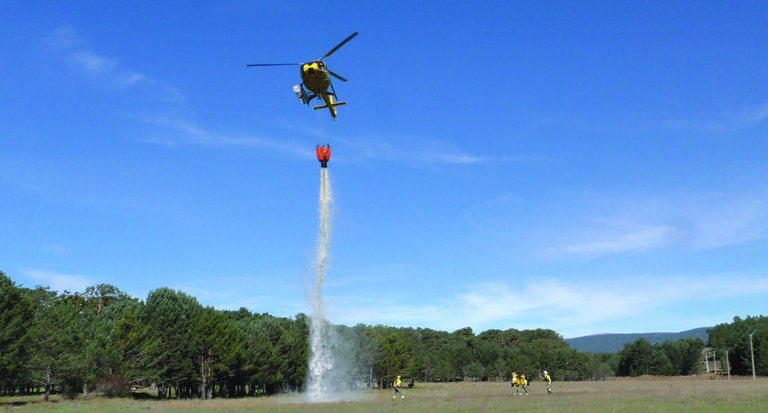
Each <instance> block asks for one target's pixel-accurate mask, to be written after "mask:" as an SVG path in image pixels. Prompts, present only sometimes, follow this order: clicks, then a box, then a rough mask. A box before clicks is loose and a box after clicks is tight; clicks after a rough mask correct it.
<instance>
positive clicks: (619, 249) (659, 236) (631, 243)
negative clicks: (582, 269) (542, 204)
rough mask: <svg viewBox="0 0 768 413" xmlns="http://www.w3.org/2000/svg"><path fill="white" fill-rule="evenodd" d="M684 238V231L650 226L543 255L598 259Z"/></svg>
mask: <svg viewBox="0 0 768 413" xmlns="http://www.w3.org/2000/svg"><path fill="white" fill-rule="evenodd" d="M684 237H685V233H684V231H682V230H681V229H679V228H675V227H672V226H666V225H652V226H648V227H645V228H636V229H631V230H629V231H623V232H616V233H614V234H611V235H609V236H605V235H602V236H599V237H596V238H595V239H590V240H586V241H579V242H577V243H574V244H570V245H566V246H563V247H556V248H550V249H547V250H545V251H544V254H545V255H548V256H562V255H581V256H587V257H598V256H602V255H609V254H619V253H623V252H630V251H645V250H650V249H655V248H661V247H666V246H668V245H671V244H673V243H675V242H678V241H680V240H682V239H683V238H684Z"/></svg>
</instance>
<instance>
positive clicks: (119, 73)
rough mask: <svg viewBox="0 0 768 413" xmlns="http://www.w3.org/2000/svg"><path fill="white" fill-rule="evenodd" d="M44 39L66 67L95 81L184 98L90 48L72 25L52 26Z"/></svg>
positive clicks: (170, 99)
mask: <svg viewBox="0 0 768 413" xmlns="http://www.w3.org/2000/svg"><path fill="white" fill-rule="evenodd" d="M43 41H44V42H45V44H47V45H48V46H49V47H50V48H51V49H53V50H54V51H55V52H56V54H57V55H60V56H63V58H64V61H65V62H66V64H67V65H68V66H69V67H71V68H72V69H73V70H75V71H77V72H80V73H82V74H84V75H85V76H87V77H89V78H91V79H93V80H95V81H98V82H99V83H100V84H101V85H102V86H105V87H116V88H126V87H133V86H136V85H140V84H141V85H147V86H148V87H150V88H152V89H154V93H155V94H156V95H159V99H161V100H163V101H166V102H170V103H182V102H184V101H185V100H186V96H184V94H183V93H182V92H181V91H180V90H179V89H178V88H176V87H174V86H171V85H168V84H166V83H165V82H162V81H160V80H156V79H152V78H150V77H148V76H146V75H144V74H143V73H140V72H137V71H135V70H131V69H128V68H126V67H124V66H123V65H121V64H120V61H119V60H118V59H115V58H111V57H108V56H105V55H102V54H100V53H97V52H95V51H93V50H89V49H88V48H87V46H86V45H85V43H86V42H85V41H84V40H83V39H82V38H81V37H79V36H78V34H77V30H75V28H74V27H72V26H64V27H61V28H59V29H57V30H55V31H54V32H53V33H51V34H50V35H49V36H47V37H45V38H44V39H43Z"/></svg>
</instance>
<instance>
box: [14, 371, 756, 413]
mask: <svg viewBox="0 0 768 413" xmlns="http://www.w3.org/2000/svg"><path fill="white" fill-rule="evenodd" d="M553 388H554V392H553V393H552V394H551V395H548V394H546V392H545V389H544V386H543V384H542V383H540V382H535V383H533V385H532V386H531V388H530V394H529V395H528V396H513V395H512V389H511V388H510V387H509V383H469V382H465V383H419V384H417V386H416V387H415V388H413V389H406V390H405V391H404V392H405V396H406V398H405V399H401V398H399V397H398V398H397V399H395V400H393V399H392V393H391V392H390V391H386V390H370V391H369V390H366V391H359V392H354V393H351V394H350V395H348V397H346V399H347V401H339V402H332V403H314V404H310V403H306V402H305V401H304V398H303V395H298V394H285V395H279V396H273V397H262V398H245V399H234V400H232V399H215V400H208V401H206V400H169V401H158V400H133V399H107V398H101V397H93V398H89V399H88V400H74V401H69V400H61V399H60V398H58V397H54V398H53V400H54V401H53V402H49V403H43V402H41V401H40V400H41V396H40V397H38V396H25V397H15V398H0V406H2V407H1V408H0V410H2V411H14V412H57V413H58V412H82V411H93V412H140V411H141V412H143V411H147V410H151V411H157V412H214V411H226V412H246V411H248V412H252V411H256V412H259V411H263V412H303V411H312V412H508V411H511V410H521V411H526V412H676V413H677V412H680V411H696V412H765V411H768V379H765V378H763V379H758V380H752V379H751V378H734V379H733V380H731V381H728V380H727V379H725V378H718V379H717V380H710V379H705V378H700V377H698V378H697V377H675V378H650V377H649V378H634V379H611V380H608V381H599V382H567V383H557V382H556V383H554V387H553Z"/></svg>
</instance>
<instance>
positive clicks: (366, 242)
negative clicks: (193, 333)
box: [0, 0, 768, 337]
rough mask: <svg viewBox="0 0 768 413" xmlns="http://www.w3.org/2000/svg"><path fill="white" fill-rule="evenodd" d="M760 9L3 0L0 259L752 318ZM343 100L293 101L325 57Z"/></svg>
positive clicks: (574, 330) (585, 329) (758, 241)
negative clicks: (309, 70)
mask: <svg viewBox="0 0 768 413" xmlns="http://www.w3.org/2000/svg"><path fill="white" fill-rule="evenodd" d="M765 21H768V3H765V2H760V1H746V2H736V3H734V2H668V1H659V2H655V1H649V2H551V1H544V2H522V1H521V2H512V1H499V2H495V1H487V2H480V3H475V2H456V1H423V2H406V1H402V2H401V1H394V2H373V1H361V2H324V3H320V2H293V1H285V2H261V1H255V2H249V1H221V2H176V1H169V2H161V3H158V4H141V3H140V4H137V3H136V2H118V1H115V2H98V1H93V2H85V1H83V2H53V1H52V2H37V1H15V0H11V1H5V2H3V3H2V5H0V26H2V27H3V29H2V30H1V31H0V45H2V50H3V53H0V97H2V102H3V105H2V108H3V110H2V112H3V113H2V116H0V132H1V133H0V165H1V167H0V193H1V194H2V197H1V198H0V201H1V202H2V208H0V233H2V234H3V236H2V241H0V270H2V271H4V272H5V273H6V274H7V275H9V276H10V277H11V278H12V279H14V280H15V281H16V282H17V283H20V284H23V285H25V286H28V287H33V286H35V285H39V284H40V285H49V286H51V287H52V288H55V289H68V290H70V291H82V290H83V289H84V288H85V287H87V286H89V285H93V284H97V283H110V284H114V285H116V286H118V287H120V288H121V289H123V290H124V291H126V292H128V293H130V294H131V295H134V296H136V297H140V298H145V297H146V296H147V294H148V293H149V291H151V290H152V289H155V288H158V287H163V286H168V287H172V288H176V289H180V290H182V291H185V292H187V293H189V294H192V295H194V296H196V297H197V298H198V299H199V300H200V302H201V303H203V304H204V305H213V306H215V307H217V308H222V309H223V308H227V309H237V308H239V307H241V306H243V307H247V308H248V309H250V310H251V311H255V312H268V313H270V314H274V315H278V316H293V315H295V314H297V313H299V312H306V313H309V312H310V307H309V305H308V304H307V300H306V296H307V294H308V293H309V290H310V289H311V287H310V285H311V280H312V278H313V276H314V270H313V266H312V265H313V256H314V250H315V247H316V244H317V239H318V196H319V183H320V182H319V181H320V180H319V176H320V171H319V163H318V162H317V160H316V159H315V157H314V148H315V144H316V143H326V142H329V143H330V144H331V146H332V148H333V155H332V158H331V162H330V163H329V172H330V178H331V188H332V191H333V199H334V202H333V221H332V234H331V256H330V267H329V270H328V274H327V278H326V282H325V285H324V291H323V293H324V297H325V306H326V310H327V312H328V316H329V318H330V319H331V320H332V321H334V322H337V323H344V324H348V325H354V324H356V323H366V324H384V325H392V326H413V327H430V328H435V329H441V330H448V331H453V330H455V329H458V328H462V327H466V326H470V327H472V328H473V329H474V330H475V331H476V332H480V331H483V330H486V329H489V328H500V329H506V328H518V329H525V328H538V327H542V328H552V329H554V330H556V331H558V332H559V333H561V334H562V335H564V336H565V337H574V336H579V335H585V334H595V333H606V332H615V333H624V332H642V331H680V330H686V329H690V328H695V327H701V326H710V325H714V324H717V323H723V322H729V321H730V320H731V318H732V317H733V316H736V315H739V316H746V315H757V314H765V308H766V307H765V302H766V298H768V270H767V268H768V265H766V264H768V253H767V252H768V166H766V159H767V158H768V157H767V154H768V139H766V136H767V134H766V132H768V77H766V76H765V74H766V73H768V47H766V41H765V39H766V38H768V26H766V24H765ZM355 31H358V32H360V35H359V36H358V37H356V38H355V39H353V40H352V41H350V42H349V43H348V44H347V45H345V46H344V47H343V48H342V49H339V51H338V52H336V53H335V54H334V55H333V56H331V57H329V58H328V59H327V60H326V62H327V63H328V66H329V67H330V69H331V70H332V71H334V72H336V73H339V74H340V75H342V76H344V77H346V78H348V79H349V82H347V83H343V82H338V81H337V82H335V83H334V85H335V86H336V91H337V92H338V95H339V98H340V99H344V100H347V101H348V102H349V104H348V105H347V106H343V107H340V108H339V117H338V119H337V120H336V121H332V120H331V118H330V115H329V114H328V113H327V111H313V110H311V109H310V108H308V107H306V106H303V105H301V103H300V102H299V101H298V99H296V97H295V95H294V94H293V92H292V90H291V88H292V86H293V85H294V84H296V83H298V82H299V77H298V69H296V68H293V67H288V68H284V67H273V68H258V69H253V68H249V69H247V68H246V66H245V65H246V64H247V63H262V62H303V61H311V60H314V59H316V58H319V57H320V56H322V55H323V54H325V53H326V52H327V51H328V50H330V49H331V48H332V47H333V46H334V45H336V44H337V43H338V42H339V41H341V40H342V39H344V38H345V37H346V36H348V35H349V34H351V33H352V32H355Z"/></svg>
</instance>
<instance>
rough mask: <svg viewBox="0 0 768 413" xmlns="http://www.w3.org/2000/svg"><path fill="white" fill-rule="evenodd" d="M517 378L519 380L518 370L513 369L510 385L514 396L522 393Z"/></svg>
mask: <svg viewBox="0 0 768 413" xmlns="http://www.w3.org/2000/svg"><path fill="white" fill-rule="evenodd" d="M517 380H518V377H517V372H514V371H513V372H512V383H511V384H510V386H512V395H513V396H517V395H518V394H519V393H520V387H519V385H518V383H517Z"/></svg>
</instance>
